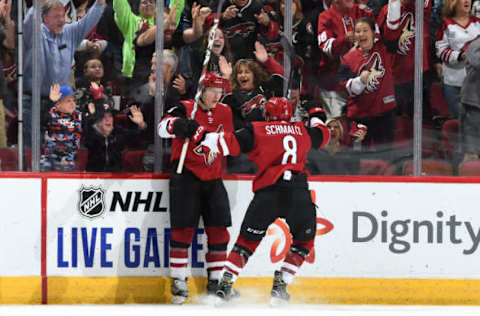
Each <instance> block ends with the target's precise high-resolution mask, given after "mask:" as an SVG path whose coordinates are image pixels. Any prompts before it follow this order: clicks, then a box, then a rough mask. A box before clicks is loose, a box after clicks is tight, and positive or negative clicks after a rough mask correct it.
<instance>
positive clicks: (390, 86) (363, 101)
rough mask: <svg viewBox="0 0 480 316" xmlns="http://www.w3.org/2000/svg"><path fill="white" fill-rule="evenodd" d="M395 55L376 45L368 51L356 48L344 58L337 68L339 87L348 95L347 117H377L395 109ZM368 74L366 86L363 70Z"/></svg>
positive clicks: (380, 45)
mask: <svg viewBox="0 0 480 316" xmlns="http://www.w3.org/2000/svg"><path fill="white" fill-rule="evenodd" d="M393 59H394V54H392V53H390V52H388V51H387V48H386V46H385V45H384V44H383V43H381V42H377V43H375V44H374V46H373V49H372V50H370V52H368V53H365V52H363V51H361V50H360V49H355V50H352V51H350V52H348V53H347V54H346V55H345V56H343V59H342V64H341V66H340V69H339V75H338V76H339V79H340V80H341V82H340V84H341V86H342V87H343V89H344V90H345V91H347V93H348V107H347V117H350V118H356V119H358V118H363V117H369V116H373V115H378V114H382V113H385V112H387V111H390V110H392V109H393V108H395V107H396V106H397V103H396V101H395V89H394V79H393V75H392V65H393ZM364 70H367V71H370V76H369V77H368V81H367V83H366V84H364V83H362V82H361V80H360V74H361V73H362V71H364Z"/></svg>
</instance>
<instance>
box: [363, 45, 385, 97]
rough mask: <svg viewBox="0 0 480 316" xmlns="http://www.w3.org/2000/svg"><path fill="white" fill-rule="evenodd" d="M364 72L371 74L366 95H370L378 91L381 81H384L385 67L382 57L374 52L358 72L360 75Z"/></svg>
mask: <svg viewBox="0 0 480 316" xmlns="http://www.w3.org/2000/svg"><path fill="white" fill-rule="evenodd" d="M364 70H367V71H369V72H370V74H369V75H368V80H367V86H366V88H365V93H367V94H368V93H372V92H374V91H376V90H378V88H379V85H380V81H381V80H382V78H383V76H385V67H384V66H383V62H382V57H381V56H380V54H379V53H377V52H374V53H373V54H372V55H371V56H370V58H369V59H368V61H367V62H366V63H365V64H363V65H362V66H361V67H360V69H359V70H358V75H360V74H361V73H362V71H364Z"/></svg>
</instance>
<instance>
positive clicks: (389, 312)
mask: <svg viewBox="0 0 480 316" xmlns="http://www.w3.org/2000/svg"><path fill="white" fill-rule="evenodd" d="M10 315H12V316H17V315H22V316H23V315H35V316H47V315H48V316H77V315H81V316H100V315H101V316H105V315H114V316H137V315H139V316H140V315H146V316H164V315H174V316H187V315H188V316H270V315H272V316H287V315H288V316H290V315H294V316H340V315H341V316H364V315H376V316H383V315H385V316H394V315H395V316H397V315H402V316H403V315H408V316H416V315H422V316H426V315H428V316H447V315H448V316H457V315H475V316H478V315H480V306H479V307H471V306H372V305H363V306H353V305H342V306H340V305H287V306H283V307H276V308H272V307H269V306H261V305H234V306H222V307H215V306H210V305H194V304H188V305H184V306H172V305H43V306H42V305H0V316H10Z"/></svg>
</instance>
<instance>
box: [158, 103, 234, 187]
mask: <svg viewBox="0 0 480 316" xmlns="http://www.w3.org/2000/svg"><path fill="white" fill-rule="evenodd" d="M193 104H194V101H193V100H186V101H181V104H180V105H179V106H177V107H173V108H171V109H170V110H169V111H168V114H167V115H166V116H165V117H164V118H163V119H162V121H161V122H160V124H159V135H160V136H161V137H163V138H172V137H173V140H172V153H171V155H170V161H175V160H178V159H179V158H180V153H181V151H182V147H183V143H184V140H183V139H181V138H178V137H175V136H174V135H172V134H170V133H169V132H168V128H167V125H168V120H169V119H172V118H174V117H176V116H183V117H185V116H184V115H179V114H178V113H182V114H183V113H185V112H184V110H185V111H186V117H188V118H189V117H190V114H191V113H192V109H193ZM182 106H184V107H185V109H184V110H183V109H180V111H178V108H179V107H182ZM194 119H195V121H197V122H198V123H199V124H200V125H202V126H203V127H204V128H205V129H206V131H207V132H233V116H232V110H231V109H230V107H229V106H228V105H226V104H223V103H217V106H216V107H215V108H214V109H211V110H210V111H205V110H202V109H201V108H200V107H198V109H197V112H196V113H195V117H194ZM184 166H185V168H187V169H188V170H190V171H192V172H193V173H194V174H195V175H196V176H197V177H198V178H199V179H200V180H213V179H218V178H221V177H222V174H223V170H222V160H221V159H216V160H214V161H213V162H211V164H209V161H208V160H207V156H206V153H205V152H203V150H202V146H200V145H198V144H194V143H193V142H190V143H189V145H188V149H187V155H186V156H185V164H184Z"/></svg>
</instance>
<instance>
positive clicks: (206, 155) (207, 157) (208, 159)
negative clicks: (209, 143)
mask: <svg viewBox="0 0 480 316" xmlns="http://www.w3.org/2000/svg"><path fill="white" fill-rule="evenodd" d="M220 132H223V124H220V125H218V127H217V130H216V131H215V133H220ZM193 152H194V153H195V154H197V155H199V156H203V160H204V162H205V165H206V166H210V165H211V164H212V163H213V162H214V161H215V158H216V157H217V155H216V154H213V153H212V152H211V151H209V150H207V148H205V146H203V145H201V144H199V145H198V146H197V147H195V148H193Z"/></svg>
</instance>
